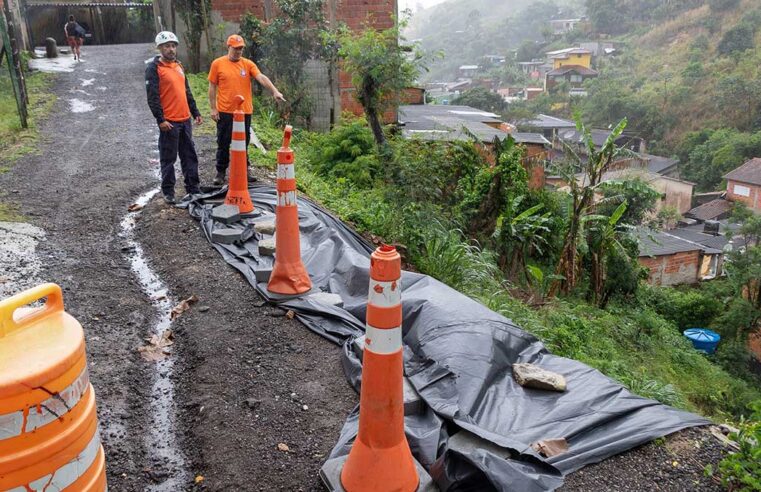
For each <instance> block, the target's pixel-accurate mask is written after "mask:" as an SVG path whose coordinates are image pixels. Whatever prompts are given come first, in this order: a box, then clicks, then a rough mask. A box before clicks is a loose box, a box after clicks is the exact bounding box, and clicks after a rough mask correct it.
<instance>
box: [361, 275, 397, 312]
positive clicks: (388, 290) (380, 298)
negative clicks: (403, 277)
mask: <svg viewBox="0 0 761 492" xmlns="http://www.w3.org/2000/svg"><path fill="white" fill-rule="evenodd" d="M367 302H368V303H370V304H373V305H375V306H378V307H392V306H398V305H399V304H401V303H402V286H401V282H400V281H399V280H394V281H392V282H379V281H377V280H373V279H372V277H371V278H370V290H369V291H368V294H367Z"/></svg>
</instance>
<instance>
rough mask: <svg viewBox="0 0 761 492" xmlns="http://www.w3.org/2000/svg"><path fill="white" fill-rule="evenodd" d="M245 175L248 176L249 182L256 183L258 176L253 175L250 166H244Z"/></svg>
mask: <svg viewBox="0 0 761 492" xmlns="http://www.w3.org/2000/svg"><path fill="white" fill-rule="evenodd" d="M246 177H247V178H248V182H249V183H256V182H257V181H259V178H257V177H256V176H254V171H253V170H252V169H251V168H250V167H247V168H246Z"/></svg>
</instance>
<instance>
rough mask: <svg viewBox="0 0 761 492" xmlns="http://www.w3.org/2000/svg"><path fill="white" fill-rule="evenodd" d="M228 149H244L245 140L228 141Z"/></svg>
mask: <svg viewBox="0 0 761 492" xmlns="http://www.w3.org/2000/svg"><path fill="white" fill-rule="evenodd" d="M230 150H242V151H243V152H245V151H246V141H245V140H233V141H232V142H231V143H230Z"/></svg>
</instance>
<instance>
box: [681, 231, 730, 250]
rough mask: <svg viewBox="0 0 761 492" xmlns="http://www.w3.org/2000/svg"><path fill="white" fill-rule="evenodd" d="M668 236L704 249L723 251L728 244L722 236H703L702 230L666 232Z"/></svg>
mask: <svg viewBox="0 0 761 492" xmlns="http://www.w3.org/2000/svg"><path fill="white" fill-rule="evenodd" d="M668 233H669V234H671V235H673V236H676V237H679V238H682V239H686V240H687V241H692V242H693V243H697V244H700V245H702V246H705V247H706V248H712V249H717V250H722V251H723V250H724V246H726V245H727V243H728V242H729V238H728V237H727V236H724V235H723V234H719V235H718V236H714V235H713V234H705V233H704V232H702V230H690V229H681V228H680V229H672V230H670V231H668Z"/></svg>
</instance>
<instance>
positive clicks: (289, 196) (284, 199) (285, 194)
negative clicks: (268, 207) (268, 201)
mask: <svg viewBox="0 0 761 492" xmlns="http://www.w3.org/2000/svg"><path fill="white" fill-rule="evenodd" d="M277 204H278V206H280V207H290V206H293V205H296V192H295V191H282V192H280V193H278V194H277Z"/></svg>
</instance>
